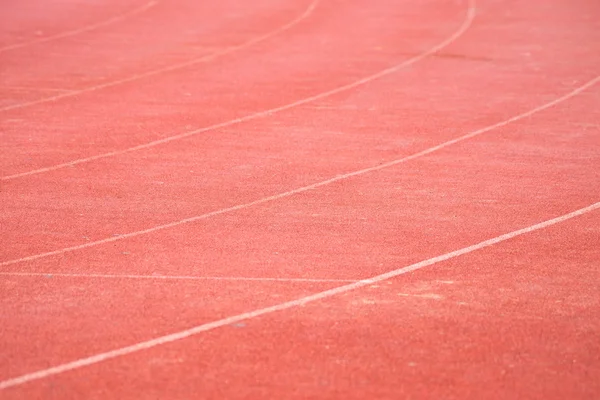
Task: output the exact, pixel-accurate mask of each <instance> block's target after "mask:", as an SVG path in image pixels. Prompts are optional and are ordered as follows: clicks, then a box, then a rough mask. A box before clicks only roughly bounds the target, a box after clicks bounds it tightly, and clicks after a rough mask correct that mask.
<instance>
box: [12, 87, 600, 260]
mask: <svg viewBox="0 0 600 400" xmlns="http://www.w3.org/2000/svg"><path fill="white" fill-rule="evenodd" d="M599 81H600V75H599V76H597V77H596V78H594V79H592V80H590V81H588V82H586V83H585V84H583V85H581V86H579V87H578V88H576V89H574V90H572V91H570V92H569V93H567V94H564V95H563V96H561V97H558V98H556V99H554V100H552V101H550V102H548V103H545V104H543V105H541V106H538V107H536V108H533V109H531V110H529V111H526V112H524V113H521V114H518V115H516V116H514V117H512V118H509V119H506V120H504V121H501V122H498V123H495V124H493V125H489V126H486V127H484V128H481V129H477V130H475V131H472V132H469V133H467V134H465V135H462V136H459V137H457V138H454V139H451V140H448V141H446V142H443V143H440V144H438V145H436V146H433V147H429V148H427V149H425V150H422V151H419V152H417V153H413V154H411V155H409V156H406V157H402V158H398V159H396V160H393V161H389V162H386V163H383V164H379V165H376V166H373V167H369V168H364V169H360V170H357V171H354V172H349V173H346V174H341V175H337V176H335V177H333V178H330V179H327V180H324V181H320V182H317V183H313V184H311V185H308V186H302V187H299V188H296V189H292V190H289V191H287V192H283V193H279V194H275V195H273V196H268V197H263V198H261V199H258V200H255V201H251V202H249V203H242V204H238V205H235V206H232V207H227V208H222V209H220V210H216V211H211V212H208V213H205V214H201V215H196V216H194V217H190V218H184V219H181V220H178V221H174V222H170V223H168V224H164V225H157V226H154V227H151V228H147V229H142V230H139V231H134V232H129V233H125V234H121V235H119V236H111V237H108V238H105V239H100V240H96V241H94V242H87V243H84V244H81V245H77V246H71V247H65V248H62V249H58V250H53V251H48V252H45V253H39V254H35V255H31V256H26V257H21V258H17V259H14V260H8V261H3V262H0V266H7V265H12V264H17V263H21V262H25V261H34V260H38V259H41V258H45V257H50V256H55V255H59V254H65V253H69V252H73V251H77V250H82V249H86V248H88V247H94V246H98V245H101V244H105V243H111V242H116V241H118V240H123V239H128V238H132V237H136V236H140V235H146V234H149V233H153V232H157V231H161V230H164V229H169V228H173V227H176V226H179V225H183V224H189V223H192V222H196V221H200V220H203V219H207V218H210V217H214V216H217V215H221V214H226V213H230V212H234V211H238V210H242V209H245V208H250V207H253V206H257V205H260V204H265V203H269V202H272V201H275V200H279V199H283V198H286V197H290V196H293V195H296V194H299V193H303V192H306V191H309V190H313V189H317V188H319V187H321V186H326V185H330V184H332V183H334V182H337V181H341V180H345V179H348V178H352V177H354V176H359V175H364V174H367V173H370V172H374V171H378V170H381V169H385V168H389V167H392V166H395V165H398V164H401V163H405V162H407V161H410V160H414V159H415V158H419V157H422V156H425V155H428V154H431V153H434V152H436V151H439V150H441V149H444V148H446V147H448V146H451V145H453V144H456V143H459V142H462V141H465V140H467V139H471V138H473V137H475V136H479V135H482V134H484V133H486V132H489V131H491V130H494V129H496V128H500V127H503V126H506V125H508V124H511V123H513V122H516V121H518V120H521V119H523V118H526V117H529V116H531V115H533V114H535V113H537V112H540V111H542V110H546V109H548V108H550V107H552V106H555V105H557V104H559V103H561V102H563V101H565V100H567V99H570V98H571V97H573V96H576V95H578V94H579V93H581V92H583V91H584V90H586V89H587V88H589V87H591V86H593V85H595V84H596V83H598V82H599Z"/></svg>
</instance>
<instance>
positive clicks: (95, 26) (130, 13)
mask: <svg viewBox="0 0 600 400" xmlns="http://www.w3.org/2000/svg"><path fill="white" fill-rule="evenodd" d="M158 2H159V1H158V0H153V1H150V2H148V3H146V4H144V5H143V6H141V7H138V8H136V9H134V10H131V11H128V12H126V13H124V14H120V15H117V16H114V17H112V18H109V19H107V20H104V21H102V22H97V23H95V24H91V25H87V26H84V27H81V28H78V29H74V30H71V31H66V32H61V33H57V34H56V35H51V36H46V37H42V38H37V39H33V40H30V41H28V42H21V43H15V44H12V45H9V46H5V47H1V48H0V53H3V52H5V51H8V50H14V49H18V48H21V47H25V46H31V45H34V44H38V43H43V42H49V41H51V40H57V39H62V38H66V37H69V36H74V35H78V34H80V33H84V32H89V31H92V30H94V29H98V28H101V27H103V26H106V25H110V24H114V23H115V22H119V21H121V20H123V19H125V18H129V17H131V16H133V15H136V14H139V13H141V12H144V11H146V10H148V9H149V8H152V7H154V6H155V5H157V4H158Z"/></svg>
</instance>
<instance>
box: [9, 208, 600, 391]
mask: <svg viewBox="0 0 600 400" xmlns="http://www.w3.org/2000/svg"><path fill="white" fill-rule="evenodd" d="M599 208H600V202H597V203H594V204H592V205H589V206H587V207H584V208H580V209H578V210H576V211H573V212H570V213H568V214H564V215H561V216H559V217H556V218H552V219H549V220H546V221H543V222H540V223H537V224H535V225H531V226H528V227H526V228H522V229H518V230H516V231H512V232H509V233H505V234H503V235H500V236H496V237H494V238H491V239H487V240H484V241H482V242H479V243H476V244H473V245H471V246H468V247H463V248H461V249H458V250H455V251H451V252H449V253H445V254H442V255H439V256H437V257H433V258H429V259H427V260H423V261H421V262H418V263H415V264H411V265H408V266H406V267H403V268H398V269H395V270H393V271H390V272H386V273H384V274H380V275H375V276H373V277H371V278H368V279H362V280H360V281H358V282H354V283H350V284H347V285H343V286H338V287H336V288H333V289H329V290H325V291H322V292H319V293H315V294H312V295H308V296H305V297H301V298H299V299H296V300H291V301H286V302H284V303H280V304H277V305H274V306H270V307H265V308H260V309H257V310H254V311H249V312H245V313H241V314H237V315H234V316H231V317H227V318H223V319H219V320H216V321H212V322H208V323H205V324H201V325H198V326H195V327H193V328H190V329H186V330H182V331H179V332H175V333H172V334H169V335H165V336H160V337H157V338H154V339H150V340H146V341H143V342H138V343H136V344H133V345H130V346H126V347H121V348H118V349H114V350H111V351H107V352H103V353H98V354H95V355H93V356H90V357H85V358H80V359H78V360H75V361H71V362H68V363H64V364H60V365H56V366H54V367H51V368H47V369H42V370H39V371H36V372H32V373H29V374H24V375H21V376H17V377H15V378H11V379H7V380H4V381H1V382H0V390H1V389H7V388H10V387H14V386H19V385H22V384H25V383H27V382H31V381H35V380H39V379H44V378H48V377H50V376H53V375H58V374H61V373H63V372H67V371H72V370H75V369H78V368H83V367H86V366H90V365H93V364H98V363H101V362H104V361H107V360H110V359H113V358H117V357H122V356H125V355H128V354H132V353H137V352H139V351H142V350H146V349H150V348H153V347H157V346H161V345H165V344H167V343H171V342H175V341H178V340H183V339H186V338H189V337H190V336H194V335H197V334H199V333H201V332H206V331H209V330H212V329H216V328H220V327H223V326H226V325H231V324H235V323H238V322H241V321H245V320H249V319H252V318H257V317H260V316H263V315H266V314H272V313H274V312H278V311H283V310H288V309H291V308H295V307H301V306H304V305H306V304H308V303H312V302H315V301H317V300H323V299H326V298H329V297H333V296H337V295H340V294H342V293H346V292H350V291H353V290H357V289H360V288H363V287H365V286H369V285H372V284H374V283H379V282H382V281H385V280H388V279H391V278H395V277H397V276H399V275H403V274H407V273H409V272H413V271H416V270H419V269H421V268H425V267H428V266H431V265H434V264H438V263H440V262H443V261H446V260H450V259H452V258H456V257H459V256H461V255H464V254H468V253H472V252H474V251H476V250H480V249H483V248H485V247H489V246H492V245H495V244H498V243H501V242H504V241H506V240H509V239H512V238H515V237H517V236H520V235H524V234H526V233H530V232H533V231H537V230H540V229H543V228H547V227H549V226H552V225H555V224H558V223H561V222H564V221H567V220H569V219H571V218H575V217H577V216H580V215H583V214H586V213H589V212H592V211H594V210H597V209H599Z"/></svg>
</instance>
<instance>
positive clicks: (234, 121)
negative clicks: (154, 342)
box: [0, 0, 475, 181]
mask: <svg viewBox="0 0 600 400" xmlns="http://www.w3.org/2000/svg"><path fill="white" fill-rule="evenodd" d="M474 18H475V0H469V7H468V9H467V15H466V18H465V19H464V21H463V23H462V25H461V26H460V28H459V29H458V30H457V31H456V32H455V33H453V34H452V35H451V36H450V37H448V38H447V39H446V40H444V41H443V42H441V43H439V44H437V45H436V46H434V47H432V48H430V49H429V50H427V51H425V52H424V53H421V54H419V55H417V56H414V57H412V58H409V59H408V60H405V61H403V62H401V63H400V64H396V65H394V66H392V67H389V68H386V69H384V70H382V71H379V72H377V73H375V74H373V75H369V76H366V77H364V78H362V79H359V80H357V81H354V82H352V83H349V84H347V85H343V86H339V87H337V88H335V89H332V90H329V91H326V92H322V93H319V94H317V95H314V96H310V97H306V98H304V99H301V100H298V101H295V102H293V103H289V104H286V105H283V106H279V107H275V108H271V109H268V110H264V111H260V112H257V113H253V114H249V115H246V116H245V117H241V118H235V119H232V120H229V121H225V122H221V123H218V124H214V125H209V126H206V127H204V128H199V129H194V130H191V131H186V132H183V133H180V134H178V135H173V136H168V137H165V138H163V139H159V140H154V141H152V142H147V143H143V144H140V145H137V146H134V147H129V148H127V149H123V150H115V151H110V152H107V153H102V154H97V155H95V156H91V157H84V158H80V159H77V160H73V161H69V162H66V163H62V164H56V165H53V166H50V167H45V168H39V169H35V170H31V171H27V172H21V173H17V174H13V175H8V176H3V177H1V178H0V180H2V181H7V180H10V179H15V178H21V177H24V176H28V175H34V174H40V173H43V172H50V171H55V170H57V169H61V168H65V167H72V166H75V165H78V164H83V163H87V162H90V161H94V160H99V159H102V158H107V157H113V156H116V155H119V154H125V153H130V152H133V151H137V150H142V149H147V148H149V147H154V146H158V145H161V144H165V143H169V142H172V141H174V140H180V139H183V138H187V137H190V136H194V135H197V134H199V133H204V132H208V131H212V130H215V129H220V128H225V127H228V126H231V125H237V124H240V123H242V122H246V121H251V120H254V119H258V118H261V117H266V116H269V115H272V114H275V113H279V112H281V111H285V110H289V109H291V108H294V107H298V106H300V105H304V104H308V103H311V102H313V101H316V100H320V99H323V98H326V97H329V96H333V95H335V94H338V93H342V92H345V91H348V90H350V89H354V88H356V87H358V86H361V85H364V84H366V83H369V82H372V81H374V80H377V79H380V78H382V77H384V76H387V75H390V74H392V73H394V72H397V71H398V70H400V69H401V68H404V67H407V66H409V65H412V64H414V63H416V62H417V61H420V60H422V59H423V58H425V57H428V56H430V55H431V54H434V53H436V52H438V51H440V50H441V49H443V48H444V47H446V46H448V45H449V44H451V43H452V42H454V41H455V40H456V39H458V38H459V37H460V36H462V34H463V33H465V32H466V31H467V30H468V29H469V27H470V26H471V23H472V22H473V19H474ZM67 96H71V94H69V95H67ZM59 97H60V98H62V97H66V96H65V95H61V96H59ZM0 111H3V109H1V108H0Z"/></svg>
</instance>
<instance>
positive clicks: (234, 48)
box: [0, 0, 320, 112]
mask: <svg viewBox="0 0 600 400" xmlns="http://www.w3.org/2000/svg"><path fill="white" fill-rule="evenodd" d="M319 1H320V0H313V2H312V3H310V5H309V6H308V8H307V9H306V10H305V11H304V12H303V13H302V14H301V15H300V16H299V17H296V18H294V19H293V20H292V21H290V22H288V23H286V24H284V25H282V26H280V27H279V28H277V29H275V30H273V31H271V32H268V33H265V34H263V35H260V36H257V37H255V38H254V39H250V40H248V41H247V42H243V43H241V44H238V45H236V46H231V47H227V48H225V49H224V50H220V51H215V52H214V53H210V54H207V55H204V56H202V57H198V58H194V59H192V60H189V61H185V62H182V63H178V64H173V65H170V66H168V67H163V68H159V69H155V70H152V71H147V72H144V73H141V74H136V75H132V76H130V77H127V78H123V79H118V80H115V81H110V82H105V83H101V84H99V85H95V86H90V87H87V88H84V89H80V90H73V91H71V92H69V93H63V94H58V95H55V96H50V97H44V98H43V99H38V100H32V101H28V102H25V103H19V104H13V105H11V106H6V107H1V108H0V112H3V111H10V110H16V109H19V108H24V107H29V106H33V105H36V104H42V103H47V102H50V101H58V100H61V99H65V98H68V97H73V96H77V95H79V94H81V93H88V92H93V91H96V90H100V89H105V88H108V87H113V86H117V85H122V84H124V83H128V82H133V81H136V80H139V79H143V78H148V77H150V76H155V75H158V74H163V73H165V72H170V71H175V70H178V69H181V68H185V67H189V66H190V65H194V64H199V63H201V62H205V61H209V60H213V59H215V58H217V57H221V56H224V55H226V54H230V53H233V52H235V51H238V50H241V49H244V48H246V47H250V46H252V45H255V44H256V43H260V42H263V41H265V40H267V39H269V38H271V37H273V36H275V35H278V34H280V33H281V32H284V31H286V30H288V29H290V28H291V27H293V26H294V25H297V24H299V23H300V22H301V21H302V20H304V19H306V18H307V17H308V16H309V15H310V14H312V12H313V11H314V9H315V8H316V7H317V4H318V3H319Z"/></svg>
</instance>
